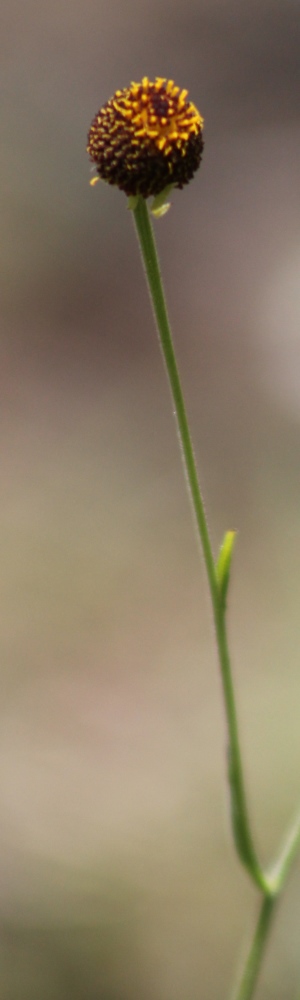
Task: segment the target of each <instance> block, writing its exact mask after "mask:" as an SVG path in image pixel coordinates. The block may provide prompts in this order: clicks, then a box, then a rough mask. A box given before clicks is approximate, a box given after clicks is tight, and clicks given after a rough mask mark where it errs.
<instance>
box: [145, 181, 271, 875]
mask: <svg viewBox="0 0 300 1000" xmlns="http://www.w3.org/2000/svg"><path fill="white" fill-rule="evenodd" d="M133 214H134V221H135V226H136V231H137V236H138V240H139V245H140V249H141V254H142V259H143V263H144V267H145V271H146V276H147V280H148V286H149V291H150V298H151V302H152V306H153V310H154V315H155V319H156V324H157V328H158V334H159V339H160V344H161V348H162V353H163V357H164V361H165V365H166V369H167V374H168V379H169V385H170V389H171V395H172V399H173V404H174V408H175V413H176V417H177V426H178V434H179V439H180V443H181V448H182V455H183V460H184V466H185V470H186V475H187V481H188V485H189V489H190V493H191V498H192V505H193V510H194V513H195V517H196V522H197V528H198V533H199V537H200V542H201V545H202V550H203V556H204V562H205V567H206V572H207V578H208V583H209V589H210V595H211V602H212V608H213V617H214V623H215V631H216V640H217V646H218V655H219V662H220V668H221V676H222V682H223V692H224V701H225V711H226V719H227V727H228V743H229V751H228V757H229V759H228V775H229V783H230V791H231V805H232V824H233V832H234V838H235V843H236V846H237V850H238V852H239V855H240V858H241V860H242V862H243V864H244V865H245V866H246V868H247V869H248V871H249V873H250V875H251V877H252V879H253V881H254V882H255V883H256V885H258V886H259V888H260V889H262V891H263V892H264V893H266V894H267V893H270V892H271V891H272V890H271V889H270V886H269V884H268V882H267V879H266V877H265V875H264V872H263V871H262V868H261V866H260V864H259V861H258V859H257V856H256V852H255V849H254V845H253V841H252V835H251V830H250V824H249V819H248V812H247V805H246V796H245V788H244V778H243V770H242V761H241V753H240V743H239V734H238V725H237V716H236V708H235V698H234V690H233V682H232V675H231V666H230V658H229V652H228V644H227V635H226V623H225V608H224V602H223V599H221V596H220V591H219V585H218V579H217V574H216V568H215V562H214V557H213V552H212V547H211V542H210V537H209V531H208V527H207V521H206V516H205V510H204V504H203V500H202V496H201V491H200V487H199V480H198V474H197V469H196V462H195V457H194V451H193V446H192V441H191V435H190V430H189V424H188V419H187V414H186V409H185V403H184V398H183V393H182V389H181V383H180V377H179V372H178V367H177V362H176V357H175V352H174V346H173V341H172V335H171V329H170V324H169V319H168V314H167V309H166V304H165V298H164V292H163V287H162V280H161V275H160V269H159V263H158V257H157V251H156V246H155V241H154V235H153V230H152V226H151V222H150V218H149V213H148V208H147V205H146V202H145V200H144V199H143V198H141V197H140V198H138V200H137V203H136V204H135V206H134V207H133Z"/></svg>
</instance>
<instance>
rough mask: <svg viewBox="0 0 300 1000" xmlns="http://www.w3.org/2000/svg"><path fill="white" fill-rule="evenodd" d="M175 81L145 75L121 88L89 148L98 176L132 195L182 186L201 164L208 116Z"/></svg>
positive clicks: (95, 125) (94, 128)
mask: <svg viewBox="0 0 300 1000" xmlns="http://www.w3.org/2000/svg"><path fill="white" fill-rule="evenodd" d="M187 98H188V91H187V90H180V87H177V86H175V84H174V82H173V80H166V79H164V78H162V77H156V80H155V81H154V83H151V81H150V80H148V77H144V78H143V80H142V81H141V83H131V85H130V87H126V88H125V89H124V90H117V91H116V93H115V94H114V96H113V97H112V98H111V100H110V101H107V103H106V104H104V106H103V108H100V111H98V114H97V115H95V118H94V119H93V121H92V124H91V127H90V131H89V136H88V146H87V151H88V153H89V155H90V158H91V160H92V161H93V163H95V165H96V168H97V171H98V174H99V175H100V177H102V179H103V180H105V181H108V183H109V184H116V185H117V186H118V187H119V188H120V189H121V191H125V194H127V195H139V194H140V195H142V196H143V197H144V198H148V197H149V195H157V194H160V192H161V191H163V190H164V188H165V187H167V186H168V185H172V184H173V185H174V186H175V187H179V188H182V187H183V185H184V184H188V182H189V181H190V180H191V178H192V177H193V175H194V173H195V170H197V169H198V167H199V166H200V161H201V155H202V150H203V135H202V132H203V118H202V117H201V115H200V114H199V111H197V108H196V107H195V105H194V104H192V103H191V101H188V99H187Z"/></svg>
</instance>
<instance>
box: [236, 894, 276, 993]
mask: <svg viewBox="0 0 300 1000" xmlns="http://www.w3.org/2000/svg"><path fill="white" fill-rule="evenodd" d="M274 906H275V898H273V899H272V897H271V896H265V897H264V899H263V902H262V904H261V909H260V914H259V918H258V922H257V925H256V928H255V933H254V937H253V941H252V944H251V947H250V950H249V954H248V957H247V960H246V964H245V966H244V969H243V974H242V978H241V981H240V983H239V985H238V988H237V990H235V991H234V993H233V996H232V1000H251V997H253V993H254V990H255V986H256V983H257V979H258V975H259V971H260V967H261V962H262V958H263V954H264V951H265V947H266V943H267V938H268V934H269V931H270V926H271V919H272V916H273V912H274Z"/></svg>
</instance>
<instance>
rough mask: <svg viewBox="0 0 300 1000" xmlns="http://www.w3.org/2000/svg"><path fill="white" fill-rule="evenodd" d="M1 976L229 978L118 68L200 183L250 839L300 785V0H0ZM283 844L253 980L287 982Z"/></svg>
mask: <svg viewBox="0 0 300 1000" xmlns="http://www.w3.org/2000/svg"><path fill="white" fill-rule="evenodd" d="M1 49H2V56H1V79H2V88H1V89H2V112H3V125H2V165H1V172H2V184H1V187H2V192H3V204H2V224H3V230H4V236H3V239H2V244H1V274H2V286H3V290H2V324H1V329H2V333H1V368H0V377H1V396H0V405H1V420H0V434H1V503H0V532H1V627H0V642H1V691H2V696H1V726H0V750H1V754H0V787H1V817H2V821H1V833H0V844H1V851H0V859H1V903H0V907H1V935H0V947H1V958H0V970H1V972H0V979H1V1000H23V998H24V997H26V998H27V997H28V998H30V1000H140V998H141V997H143V1000H183V998H184V1000H196V998H197V1000H199V998H201V1000H216V998H218V997H220V998H221V1000H223V998H227V997H228V995H229V990H230V985H231V983H232V979H233V977H234V975H235V969H236V965H237V962H238V961H239V960H240V958H241V955H242V954H243V949H244V947H245V944H246V942H247V938H248V935H249V934H250V933H251V931H252V928H253V926H254V920H255V914H256V912H257V902H258V901H257V896H256V893H255V892H254V890H253V889H252V887H251V886H250V884H249V882H248V880H247V878H246V875H245V874H244V872H243V871H242V869H241V868H240V867H239V865H238V862H237V860H236V858H235V854H234V850H233V846H232V842H231V835H230V829H229V819H228V802H227V790H226V789H225V782H224V774H225V748H226V737H225V728H224V720H223V710H222V697H221V688H220V682H219V677H218V670H217V664H216V655H215V650H214V644H213V635H212V627H211V614H210V608H209V601H208V596H207V587H206V583H205V579H204V574H203V571H202V567H201V563H200V562H199V556H198V551H197V547H196V544H195V536H194V532H193V523H192V519H191V515H190V509H189V503H188V499H187V496H186V489H185V483H184V479H183V475H182V470H181V467H180V461H179V452H178V444H177V440H176V435H175V428H174V419H173V416H172V411H171V406H170V401H169V397H168V392H167V390H166V381H165V375H164V372H163V369H162V364H161V358H160V354H159V349H158V344H157V338H156V334H155V331H154V328H153V320H152V315H151V311H150V307H149V304H148V300H147V294H146V289H145V283H144V279H143V274H142V268H141V264H140V261H139V256H138V249H137V245H136V241H135V236H134V231H133V226H132V219H131V216H130V214H129V213H128V212H127V210H126V198H125V196H124V195H122V194H121V193H120V192H118V191H114V190H113V189H112V188H109V187H106V186H105V185H102V184H98V185H96V187H95V188H94V189H92V188H91V187H90V186H89V178H90V167H89V163H88V158H87V155H86V152H85V145H86V134H87V131H88V128H89V125H90V122H91V119H92V117H93V115H94V114H95V112H96V110H97V109H98V107H99V106H100V105H101V104H102V103H104V102H105V101H106V100H107V99H108V98H109V97H110V96H111V94H112V93H113V92H114V91H115V89H116V88H118V87H123V86H126V85H127V84H128V83H129V82H130V80H132V79H133V80H139V79H140V78H141V77H142V76H143V75H145V74H147V75H148V76H149V77H150V78H152V77H155V76H156V75H161V76H167V77H170V78H172V79H175V80H176V82H177V83H178V84H179V85H180V86H182V87H187V88H188V89H189V92H190V96H191V99H192V100H193V101H194V102H195V103H196V105H197V106H198V107H199V109H200V111H201V113H202V114H203V115H204V117H205V126H206V127H205V140H206V147H205V153H204V158H203V163H202V166H201V169H200V172H199V173H198V175H197V177H196V178H195V180H194V182H193V183H192V184H191V185H190V186H189V187H188V188H187V189H186V190H184V191H183V192H181V193H180V192H175V193H174V194H173V197H172V209H171V211H170V212H169V214H168V215H167V216H166V217H165V218H164V219H162V220H160V221H159V222H157V223H156V225H155V228H156V233H157V239H158V243H159V248H160V254H161V259H162V262H163V272H164V277H165V284H166V290H167V294H168V300H169V304H170V314H171V318H172V322H173V330H174V337H175V341H176V346H177V351H178V356H179V361H180V368H181V373H182V378H183V384H184V388H185V392H186V397H187V400H188V409H189V414H190V417H191V424H192V429H193V437H194V442H195V448H196V452H197V456H198V459H199V466H200V470H201V481H202V485H203V490H204V494H205V498H206V504H207V510H208V512H209V521H210V526H211V532H212V537H213V541H214V546H215V550H216V551H217V547H218V544H219V541H220V538H221V535H222V533H223V532H224V530H225V529H227V528H235V529H237V530H238V533H239V534H238V544H237V547H236V553H235V561H234V573H233V580H232V587H231V600H230V637H231V646H232V652H233V664H234V673H235V678H236V686H237V697H238V703H239V710H240V720H241V728H242V734H243V740H242V742H243V750H244V755H245V762H246V773H247V787H248V790H249V798H250V803H251V810H252V815H253V824H254V829H255V832H256V836H257V842H258V845H259V849H260V852H261V855H262V857H263V858H264V859H269V858H270V856H271V855H272V852H273V851H274V850H275V849H276V848H277V846H278V842H279V841H280V838H281V836H282V834H283V831H284V829H285V826H286V824H287V823H288V821H289V819H290V816H291V814H292V813H293V811H294V808H295V806H296V803H297V800H299V788H300V752H299V751H300V726H299V718H300V707H299V702H300V671H299V635H300V628H299V602H300V573H299V552H300V474H299V471H300V470H299V420H300V334H299V329H300V324H299V319H300V291H299V265H300V250H299V228H300V227H299V223H300V208H299V175H300V170H299V166H300V162H299V161H300V111H299V84H300V61H299V50H300V12H299V6H298V4H297V3H296V2H293V0H261V2H256V0H250V2H248V3H240V2H238V0H235V2H234V0H197V2H196V0H185V3H184V4H182V3H179V0H141V2H140V3H137V0H126V3H125V0H124V2H123V3H121V2H120V0H119V2H117V0H110V3H108V2H104V0H97V2H96V0H70V3H68V4H67V3H65V4H64V3H61V2H58V0H52V3H51V4H49V3H45V2H44V0H41V2H39V3H38V2H37V0H24V2H23V3H22V2H21V0H9V3H7V4H5V2H4V4H3V7H2V29H1ZM299 919H300V864H299V863H298V865H296V866H295V868H294V872H293V877H292V878H291V880H290V882H289V887H288V890H287V892H286V893H285V897H284V900H283V901H282V904H281V906H280V910H279V911H278V915H277V918H276V922H275V925H274V930H273V935H272V939H271V942H270V947H269V949H268V956H267V959H266V961H265V963H264V968H263V974H262V977H261V981H260V986H259V989H258V990H257V998H258V1000H259V998H260V1000H263V998H267V1000H270V998H272V1000H289V998H291V1000H295V995H296V990H297V984H298V989H299V980H300V949H299Z"/></svg>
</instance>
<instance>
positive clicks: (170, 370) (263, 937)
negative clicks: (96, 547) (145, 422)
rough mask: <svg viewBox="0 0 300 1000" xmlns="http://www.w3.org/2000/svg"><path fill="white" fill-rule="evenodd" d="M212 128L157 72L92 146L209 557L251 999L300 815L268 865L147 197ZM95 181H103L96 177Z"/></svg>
mask: <svg viewBox="0 0 300 1000" xmlns="http://www.w3.org/2000/svg"><path fill="white" fill-rule="evenodd" d="M203 125H204V122H203V118H202V116H201V115H200V113H199V111H198V110H197V108H196V106H195V105H194V104H193V103H192V102H191V101H189V100H188V91H187V90H181V89H180V87H178V86H176V85H175V84H174V81H173V80H167V79H165V78H163V77H156V79H155V80H154V82H151V81H150V80H149V79H148V77H144V78H143V80H142V81H141V82H140V83H131V85H130V86H129V87H126V88H124V89H123V90H117V91H116V93H115V94H114V96H113V97H112V98H111V99H110V100H109V101H107V103H106V104H104V106H103V107H102V108H101V109H100V111H99V112H98V113H97V114H96V115H95V117H94V119H93V121H92V124H91V127H90V131H89V135H88V146H87V151H88V153H89V156H90V159H91V160H92V162H93V165H94V166H95V167H96V170H97V174H98V176H99V177H101V178H102V179H103V180H105V181H107V182H108V183H109V184H114V185H116V186H117V187H119V188H120V190H121V191H124V192H125V194H127V195H128V196H129V207H130V208H131V209H132V211H133V216H134V222H135V227H136V232H137V236H138V240H139V245H140V250H141V254H142V259H143V262H144V267H145V271H146V276H147V281H148V287H149V292H150V298H151V302H152V306H153V310H154V315H155V319H156V324H157V330H158V335H159V340H160V344H161V348H162V353H163V357H164V361H165V365H166V369H167V375H168V379H169V386H170V390H171V395H172V400H173V405H174V409H175V412H176V417H177V426H178V433H179V438H180V442H181V446H182V456H183V461H184V465H185V470H186V475H187V480H188V484H189V488H190V494H191V500H192V505H193V510H194V514H195V517H196V523H197V529H198V533H199V538H200V542H201V545H202V550H203V555H204V562H205V567H206V573H207V580H208V585H209V590H210V596H211V603H212V609H213V617H214V625H215V637H216V645H217V650H218V659H219V665H220V671H221V678H222V685H223V694H224V705H225V714H226V722H227V733H228V754H227V759H228V780H229V788H230V798H231V818H232V830H233V836H234V842H235V845H236V849H237V852H238V855H239V857H240V860H241V861H242V863H243V864H244V866H245V867H246V869H247V871H248V873H249V876H250V877H251V879H252V880H253V882H254V883H255V885H256V886H257V888H258V889H259V891H260V895H261V907H260V912H259V917H258V922H257V926H256V929H255V933H254V937H253V941H252V943H251V945H250V949H249V954H248V957H247V960H246V964H245V968H244V971H243V973H242V977H241V979H240V981H239V983H238V985H237V987H236V989H235V990H234V993H233V996H234V998H235V1000H250V998H251V997H252V996H253V993H254V989H255V985H256V981H257V977H258V973H259V970H260V966H261V961H262V956H263V953H264V948H265V944H266V941H267V936H268V931H269V929H270V924H271V918H272V914H273V911H274V905H275V903H276V900H277V899H278V896H279V894H280V892H281V890H282V888H283V885H284V882H285V879H286V876H287V873H288V870H289V868H290V864H291V862H292V859H293V857H294V855H295V852H296V850H297V847H298V844H299V840H300V816H298V817H297V818H296V820H295V823H294V824H293V826H292V828H291V830H290V831H289V832H288V834H287V836H286V839H285V842H284V845H283V847H282V850H281V852H280V854H279V856H278V858H277V860H276V861H275V862H274V863H273V865H272V866H270V867H269V868H268V869H266V870H265V869H264V868H263V867H262V866H261V863H260V861H259V858H258V855H257V852H256V849H255V846H254V842H253V837H252V832H251V827H250V821H249V815H248V808H247V802H246V794H245V785H244V774H243V767H242V760H241V752H240V741H239V732H238V723H237V713H236V705H235V694H234V686H233V678H232V672H231V664H230V656H229V649H228V642H227V629H226V607H227V592H228V586H229V582H230V569H231V561H232V554H233V547H234V540H235V532H233V531H227V532H226V533H225V536H224V539H223V542H222V544H221V547H220V552H219V555H218V557H217V559H215V558H214V555H213V551H212V545H211V541H210V536H209V531H208V526H207V520H206V515H205V510H204V505H203V500H202V494H201V490H200V486H199V479H198V472H197V467H196V462H195V457H194V451H193V446H192V441H191V435H190V429H189V423H188V419H187V414H186V408H185V402H184V397H183V393H182V388H181V382H180V377H179V372H178V366H177V361H176V356H175V351H174V345H173V339H172V334H171V329H170V323H169V319H168V314H167V308H166V303H165V297H164V291H163V286H162V280H161V274H160V268H159V263H158V257H157V251H156V246H155V241H154V234H153V229H152V225H151V221H150V217H149V212H148V206H147V202H146V199H147V198H149V197H150V196H152V197H153V198H154V201H153V203H152V206H151V212H152V213H153V214H154V215H157V216H160V215H163V214H164V213H165V211H166V210H167V208H168V207H169V206H168V203H167V197H168V196H169V193H170V191H171V190H172V188H174V187H175V188H183V187H184V186H185V185H186V184H187V183H188V182H189V181H190V180H191V179H192V177H193V176H194V173H195V172H196V170H197V169H198V167H199V166H200V162H201V157H202V152H203ZM95 179H97V178H94V179H93V181H92V182H91V183H94V181H95Z"/></svg>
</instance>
